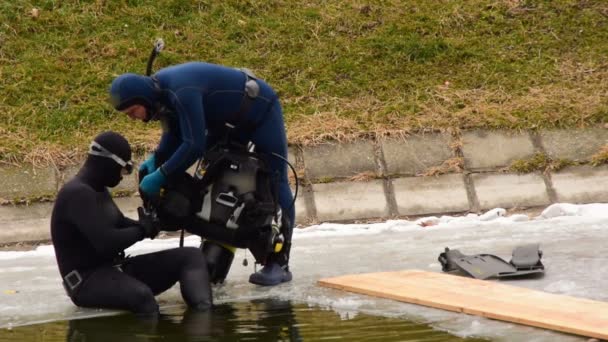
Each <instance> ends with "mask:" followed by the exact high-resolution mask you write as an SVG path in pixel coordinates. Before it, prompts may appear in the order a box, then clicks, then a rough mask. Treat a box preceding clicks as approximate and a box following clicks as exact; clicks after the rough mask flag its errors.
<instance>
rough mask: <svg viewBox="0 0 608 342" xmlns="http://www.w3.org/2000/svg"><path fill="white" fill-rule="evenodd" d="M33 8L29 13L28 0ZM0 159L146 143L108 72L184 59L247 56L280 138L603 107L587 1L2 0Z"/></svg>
mask: <svg viewBox="0 0 608 342" xmlns="http://www.w3.org/2000/svg"><path fill="white" fill-rule="evenodd" d="M34 9H37V10H38V12H37V13H35V11H34V12H33V10H34ZM0 21H1V22H2V25H0V134H1V135H2V142H1V143H0V161H1V162H5V163H19V162H22V161H28V162H33V163H46V162H55V163H58V164H65V163H69V162H71V161H73V160H74V159H75V158H76V159H77V158H78V156H80V155H81V153H82V151H84V150H85V148H86V146H87V143H88V141H89V140H90V139H91V138H92V137H93V136H94V135H96V134H97V133H98V132H100V131H102V130H108V129H112V130H116V131H119V132H121V133H123V134H125V135H126V136H127V137H128V138H129V140H130V141H131V142H132V143H134V144H135V145H136V146H138V148H139V149H143V150H145V149H150V148H152V147H153V146H154V144H155V143H156V139H158V136H159V127H158V126H157V125H154V124H151V125H147V126H146V125H143V124H139V123H133V122H131V121H129V120H128V119H127V118H126V116H124V115H120V114H117V113H113V111H112V109H111V108H110V106H109V105H108V104H107V102H106V94H107V88H108V86H109V84H110V82H111V80H112V79H113V78H114V77H115V76H116V75H118V74H121V73H124V72H139V73H143V72H144V71H145V63H146V59H147V57H148V53H149V50H150V49H151V46H152V43H153V42H154V40H155V39H156V38H157V37H162V38H163V39H165V41H166V44H167V47H166V50H165V51H163V53H162V54H161V56H160V57H159V58H158V60H157V64H156V68H160V67H163V66H168V65H171V64H175V63H182V62H187V61H192V60H200V61H208V62H212V63H220V64H225V65H230V66H236V67H241V66H246V67H249V68H250V69H252V70H254V71H255V72H256V73H257V74H258V75H260V76H261V77H263V78H264V79H266V80H267V81H268V82H269V83H270V84H272V85H273V86H274V87H275V88H276V89H277V91H278V92H279V94H280V96H281V98H282V101H283V103H284V109H285V115H286V124H287V127H288V136H289V140H290V142H291V143H301V144H307V143H315V142H319V141H321V140H327V139H334V140H345V139H352V138H354V137H359V136H361V135H368V134H371V135H374V134H386V133H391V132H404V131H406V132H414V131H420V130H429V129H431V130H447V129H471V128H483V129H495V128H504V129H538V128H573V127H577V128H578V127H585V126H589V125H594V124H597V123H599V122H605V121H606V119H607V117H608V96H607V95H608V94H607V89H608V59H607V57H606V56H608V4H607V3H606V2H605V1H600V0H596V1H594V0H553V1H546V0H527V1H517V0H499V1H481V0H472V1H464V0H461V1H443V0H429V1H418V2H412V1H375V2H364V1H344V2H327V1H305V2H302V1H293V0H264V1H262V0H226V1H221V2H220V1H208V0H159V1H143V0H141V1H138V0H121V1H104V0H79V1H76V0H65V1H53V0H41V1H28V0H25V1H3V2H1V3H0Z"/></svg>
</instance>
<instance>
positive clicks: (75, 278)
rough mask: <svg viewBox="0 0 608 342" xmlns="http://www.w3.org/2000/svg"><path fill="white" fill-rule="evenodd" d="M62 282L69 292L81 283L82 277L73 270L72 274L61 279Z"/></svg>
mask: <svg viewBox="0 0 608 342" xmlns="http://www.w3.org/2000/svg"><path fill="white" fill-rule="evenodd" d="M63 281H64V282H65V284H66V285H67V286H68V288H69V289H70V291H74V289H75V288H77V287H78V285H80V284H81V283H82V277H81V276H80V273H78V271H77V270H73V271H72V272H70V273H68V274H66V276H65V277H63Z"/></svg>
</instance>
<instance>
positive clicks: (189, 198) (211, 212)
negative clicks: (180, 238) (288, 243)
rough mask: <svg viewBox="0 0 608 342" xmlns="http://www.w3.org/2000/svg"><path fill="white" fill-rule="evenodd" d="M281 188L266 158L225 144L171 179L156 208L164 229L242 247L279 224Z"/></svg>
mask: <svg viewBox="0 0 608 342" xmlns="http://www.w3.org/2000/svg"><path fill="white" fill-rule="evenodd" d="M277 186H278V182H277V179H276V176H275V175H274V174H273V173H272V171H271V170H270V168H269V167H268V163H267V161H266V156H264V155H262V154H260V153H257V152H255V151H253V150H252V148H251V146H250V148H247V147H245V146H243V145H240V144H237V143H233V142H230V143H220V144H218V145H216V146H215V147H214V148H212V149H210V150H209V151H208V152H207V153H206V154H205V157H204V159H203V160H202V161H201V162H200V163H199V165H198V166H197V168H196V170H195V172H194V176H191V175H190V174H188V173H183V174H181V175H174V176H172V177H170V179H169V181H168V182H167V185H166V186H165V188H164V189H163V191H162V195H161V197H160V199H159V201H157V202H156V205H154V209H155V211H156V213H157V214H158V216H159V218H160V219H161V220H162V221H163V222H164V223H165V225H164V226H165V227H164V229H165V230H171V227H175V228H177V229H180V228H185V229H186V230H187V231H189V232H191V233H194V234H198V235H201V237H203V238H206V239H211V240H215V241H217V242H220V243H225V244H229V245H233V246H236V247H241V248H243V247H247V246H249V243H250V242H251V241H249V239H258V238H260V236H259V235H260V233H262V231H268V230H271V229H270V228H271V226H273V224H274V223H276V222H280V216H281V209H280V207H279V204H278V201H277V196H278V195H277ZM144 202H146V201H144ZM149 203H150V202H149ZM201 221H202V222H201ZM271 235H276V234H274V233H271Z"/></svg>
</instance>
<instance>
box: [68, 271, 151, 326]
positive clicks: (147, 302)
mask: <svg viewBox="0 0 608 342" xmlns="http://www.w3.org/2000/svg"><path fill="white" fill-rule="evenodd" d="M72 301H73V302H74V304H76V305H78V306H82V307H89V308H105V309H118V310H128V311H131V312H133V313H135V314H141V315H150V314H156V313H158V304H157V303H156V300H155V299H154V294H153V293H152V290H151V289H150V287H148V286H147V285H146V284H145V283H143V282H141V281H139V280H137V279H135V278H133V277H131V276H129V275H128V274H125V273H123V272H121V271H120V270H118V269H116V268H114V267H111V266H108V267H103V268H99V269H97V270H96V271H94V272H93V273H92V274H90V275H89V276H88V277H87V278H86V280H85V282H84V283H83V284H82V285H80V287H79V288H78V289H77V291H76V293H75V294H74V296H73V297H72Z"/></svg>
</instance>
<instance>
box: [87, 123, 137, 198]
mask: <svg viewBox="0 0 608 342" xmlns="http://www.w3.org/2000/svg"><path fill="white" fill-rule="evenodd" d="M93 141H95V142H96V143H98V144H99V145H101V146H102V147H103V148H105V149H106V150H108V151H109V152H111V153H113V154H115V155H116V156H118V157H119V158H121V159H122V160H124V161H130V160H131V147H130V146H129V142H128V141H127V139H125V138H124V137H123V136H122V135H120V134H118V133H115V132H111V131H108V132H103V133H101V134H99V135H98V136H97V137H95V139H94V140H93ZM122 168H123V167H122V166H121V165H119V164H118V163H117V162H116V161H114V160H113V159H111V158H106V157H101V156H96V155H89V156H88V157H87V160H86V161H85V163H84V166H83V167H82V169H80V171H79V172H78V177H79V178H81V179H82V180H83V181H84V182H85V183H87V184H88V185H90V186H91V187H92V188H93V189H95V190H96V191H102V190H103V189H104V188H105V187H110V188H112V187H115V186H116V185H118V183H120V181H121V180H122V174H121V171H122Z"/></svg>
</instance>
